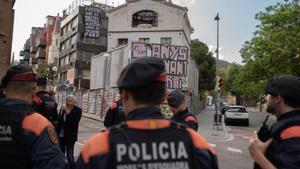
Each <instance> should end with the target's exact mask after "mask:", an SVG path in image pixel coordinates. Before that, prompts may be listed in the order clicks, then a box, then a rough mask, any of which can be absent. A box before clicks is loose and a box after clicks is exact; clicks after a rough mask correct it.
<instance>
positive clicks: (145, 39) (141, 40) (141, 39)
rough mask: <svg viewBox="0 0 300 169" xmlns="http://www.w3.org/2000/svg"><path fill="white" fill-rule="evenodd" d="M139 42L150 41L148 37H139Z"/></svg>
mask: <svg viewBox="0 0 300 169" xmlns="http://www.w3.org/2000/svg"><path fill="white" fill-rule="evenodd" d="M139 42H140V43H149V42H150V38H139Z"/></svg>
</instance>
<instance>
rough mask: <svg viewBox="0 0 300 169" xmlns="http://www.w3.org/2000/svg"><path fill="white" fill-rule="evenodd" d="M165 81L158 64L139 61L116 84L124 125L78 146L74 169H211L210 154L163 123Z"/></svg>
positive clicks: (184, 131)
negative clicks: (162, 109)
mask: <svg viewBox="0 0 300 169" xmlns="http://www.w3.org/2000/svg"><path fill="white" fill-rule="evenodd" d="M166 83H167V75H166V69H165V63H164V61H163V60H162V59H158V58H139V59H136V60H134V61H132V62H131V63H130V64H129V65H127V66H126V67H125V68H124V69H123V71H122V73H121V75H120V77H119V80H118V87H119V90H120V92H121V95H122V100H123V104H124V106H125V113H126V118H127V120H126V122H123V123H121V124H120V125H116V126H113V127H111V128H109V130H107V131H104V132H101V133H99V134H97V135H95V136H93V137H92V138H91V139H89V141H88V142H87V143H86V144H85V145H84V147H83V149H82V151H81V154H80V157H79V159H78V161H77V165H76V168H77V169H87V168H89V169H108V168H109V169H116V168H119V169H120V168H149V169H150V168H174V169H175V168H193V169H217V168H218V165H217V159H216V154H215V150H214V149H213V148H212V147H211V146H210V145H209V144H208V143H207V142H206V141H205V139H204V138H203V137H202V136H200V135H199V134H198V133H197V132H195V131H194V130H192V129H190V128H188V127H186V126H185V125H182V124H180V123H177V122H175V121H171V120H168V119H165V118H164V117H163V115H162V113H161V110H160V107H159V105H160V104H162V103H163V102H164V101H165V98H166V96H167V90H166Z"/></svg>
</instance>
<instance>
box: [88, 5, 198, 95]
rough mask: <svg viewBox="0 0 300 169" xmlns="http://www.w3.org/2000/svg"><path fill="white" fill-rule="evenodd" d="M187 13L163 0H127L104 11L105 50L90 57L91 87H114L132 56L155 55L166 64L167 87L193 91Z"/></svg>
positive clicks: (194, 69) (195, 84)
mask: <svg viewBox="0 0 300 169" xmlns="http://www.w3.org/2000/svg"><path fill="white" fill-rule="evenodd" d="M187 12H188V9H187V8H186V7H181V6H178V5H175V4H173V3H172V2H171V1H167V0H127V1H126V3H125V4H123V5H121V6H119V7H116V8H114V9H112V10H110V11H108V12H107V16H108V18H109V24H108V52H107V53H106V54H101V55H98V56H95V57H93V62H92V78H91V79H92V81H91V89H99V88H105V87H115V86H116V85H117V79H118V76H119V74H120V73H121V70H122V69H123V68H124V67H125V66H126V65H127V64H128V63H129V62H130V61H131V60H133V59H136V58H138V57H158V58H162V59H163V60H164V61H165V63H166V69H167V75H168V88H169V89H176V88H181V89H183V90H185V91H189V92H191V93H194V94H197V93H198V70H197V67H196V64H195V62H194V61H193V60H192V59H191V57H190V43H191V34H192V33H193V28H192V26H191V24H190V22H189V18H188V15H187ZM96 69H97V70H98V72H97V70H96ZM102 70H103V72H101V71H102Z"/></svg>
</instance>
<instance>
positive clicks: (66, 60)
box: [65, 56, 69, 65]
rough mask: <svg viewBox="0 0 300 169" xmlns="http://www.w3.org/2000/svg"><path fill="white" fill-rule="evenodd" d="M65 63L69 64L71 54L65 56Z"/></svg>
mask: <svg viewBox="0 0 300 169" xmlns="http://www.w3.org/2000/svg"><path fill="white" fill-rule="evenodd" d="M65 64H66V65H68V64H69V56H65Z"/></svg>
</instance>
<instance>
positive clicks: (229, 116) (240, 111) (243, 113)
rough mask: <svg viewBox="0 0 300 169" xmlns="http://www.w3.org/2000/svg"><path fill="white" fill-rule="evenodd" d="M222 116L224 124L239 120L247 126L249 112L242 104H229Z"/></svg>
mask: <svg viewBox="0 0 300 169" xmlns="http://www.w3.org/2000/svg"><path fill="white" fill-rule="evenodd" d="M224 116H225V117H224V121H225V125H228V124H231V123H238V122H239V123H242V124H244V125H245V126H249V113H248V112H247V110H246V108H245V107H244V106H229V108H228V110H227V111H225V115H224Z"/></svg>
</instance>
